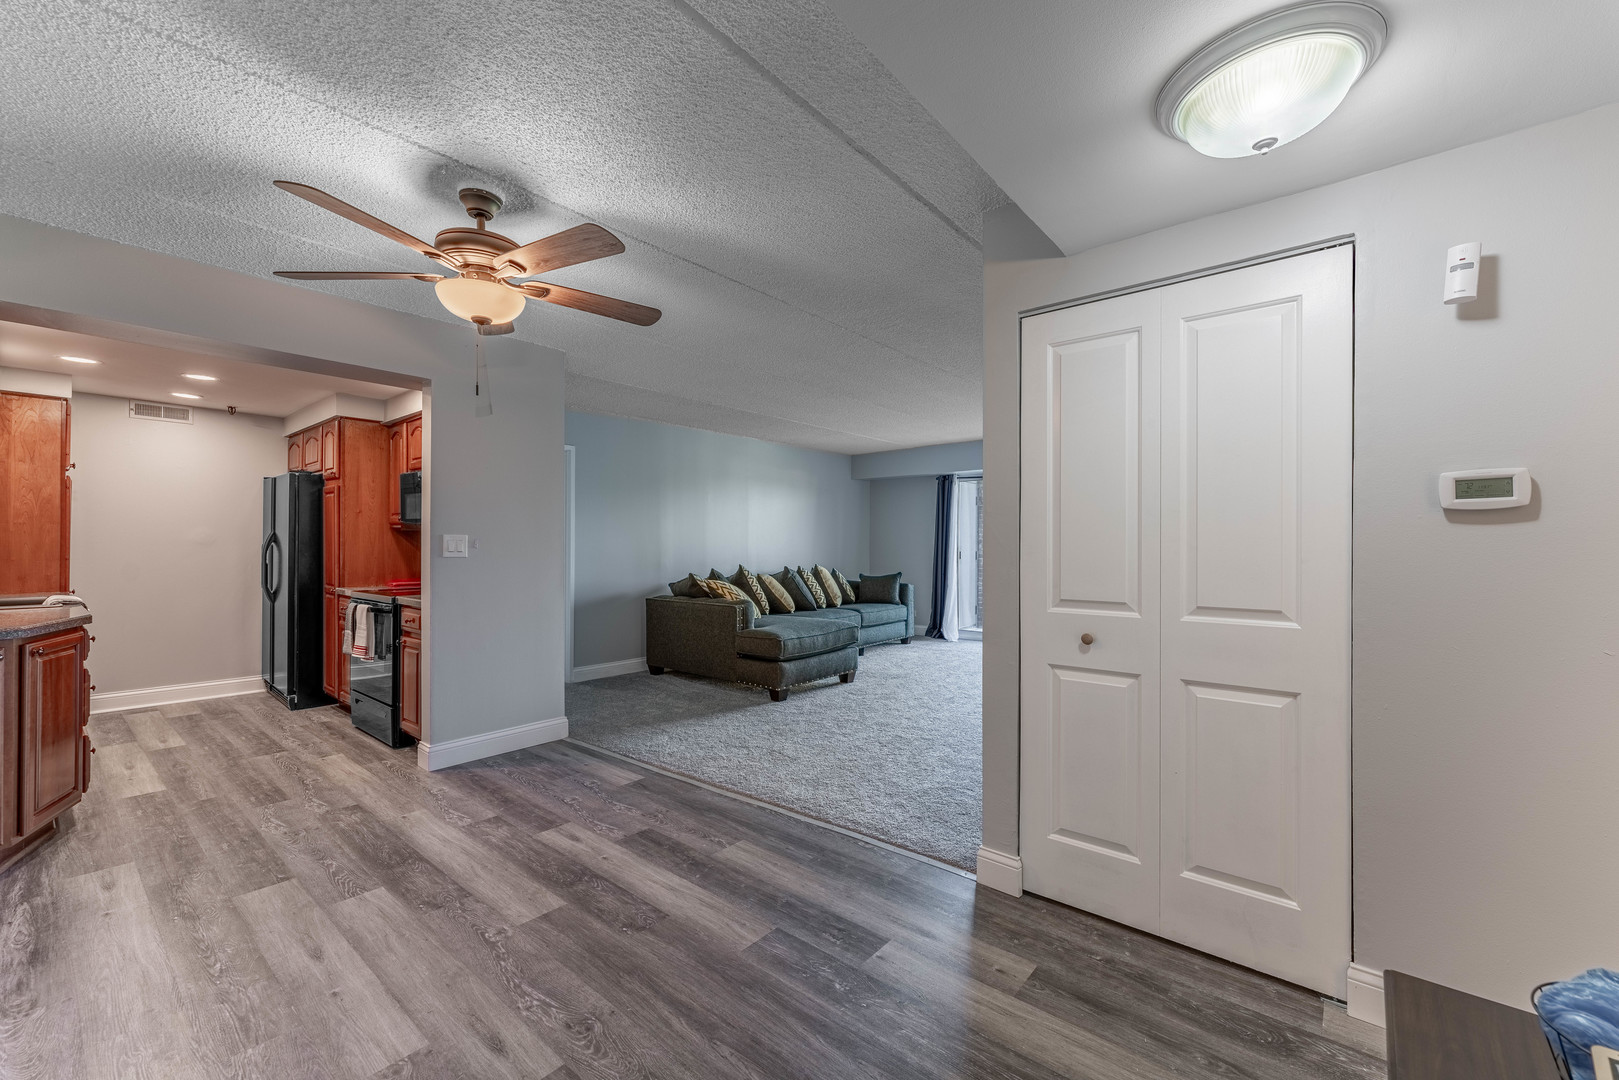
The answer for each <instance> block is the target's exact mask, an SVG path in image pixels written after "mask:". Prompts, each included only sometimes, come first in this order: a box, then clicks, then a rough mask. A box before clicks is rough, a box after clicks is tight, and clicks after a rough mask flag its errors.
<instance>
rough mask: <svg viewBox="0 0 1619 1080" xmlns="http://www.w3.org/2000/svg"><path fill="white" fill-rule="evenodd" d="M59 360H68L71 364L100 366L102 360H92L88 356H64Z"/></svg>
mask: <svg viewBox="0 0 1619 1080" xmlns="http://www.w3.org/2000/svg"><path fill="white" fill-rule="evenodd" d="M58 359H60V360H66V361H67V362H68V363H70V364H99V363H101V361H100V360H92V359H90V358H89V357H88V356H62V357H58Z"/></svg>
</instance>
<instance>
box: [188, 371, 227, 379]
mask: <svg viewBox="0 0 1619 1080" xmlns="http://www.w3.org/2000/svg"><path fill="white" fill-rule="evenodd" d="M180 378H182V379H195V380H197V381H198V382H218V381H219V380H218V379H217V378H215V377H214V376H212V375H193V374H192V373H191V372H189V371H188V372H186V373H185V374H184V375H181V376H180Z"/></svg>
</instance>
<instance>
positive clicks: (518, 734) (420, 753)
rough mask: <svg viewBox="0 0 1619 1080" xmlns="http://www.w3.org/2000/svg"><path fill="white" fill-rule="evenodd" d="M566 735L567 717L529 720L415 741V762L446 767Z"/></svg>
mask: <svg viewBox="0 0 1619 1080" xmlns="http://www.w3.org/2000/svg"><path fill="white" fill-rule="evenodd" d="M567 737H568V718H567V717H566V716H554V717H552V718H551V719H549V720H536V721H534V722H533V723H532V724H520V725H519V726H517V727H513V728H506V729H504V730H502V731H488V732H485V733H484V734H482V735H469V736H467V737H466V738H464V739H451V740H449V741H448V742H436V743H426V742H419V743H417V744H416V764H417V765H418V766H419V767H421V768H423V769H426V770H427V771H429V772H433V771H435V770H438V769H448V768H449V767H450V766H451V765H462V764H465V763H466V762H468V761H479V760H482V759H483V758H487V757H496V756H498V755H500V754H509V753H511V752H512V751H513V750H522V749H525V748H527V747H530V746H538V745H540V744H541V743H548V742H556V741H557V740H558V739H566V738H567Z"/></svg>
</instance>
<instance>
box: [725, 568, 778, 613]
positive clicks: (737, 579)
mask: <svg viewBox="0 0 1619 1080" xmlns="http://www.w3.org/2000/svg"><path fill="white" fill-rule="evenodd" d="M726 580H727V581H729V582H730V583H731V584H732V585H735V586H736V587H737V588H739V589H741V590H742V591H743V592H745V593H747V594H748V598H749V599H751V600H752V601H753V602H754V604H755V605H757V606H758V608H759V610H760V611H761V612H765V611H769V610H770V597H769V596H767V595H766V594H765V587H764V586H763V585H761V584H759V578H758V577H757V576H756V575H755V574H754V572H753V571H752V570H749V569H748V568H747V567H746V566H738V567H737V568H736V573H734V574H732V575H731V576H730V577H728V578H726Z"/></svg>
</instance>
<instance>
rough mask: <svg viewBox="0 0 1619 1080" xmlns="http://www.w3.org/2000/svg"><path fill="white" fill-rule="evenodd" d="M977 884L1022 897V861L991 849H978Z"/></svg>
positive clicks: (1014, 856) (1017, 857)
mask: <svg viewBox="0 0 1619 1080" xmlns="http://www.w3.org/2000/svg"><path fill="white" fill-rule="evenodd" d="M978 884H980V885H982V886H984V887H985V888H986V889H994V890H995V891H996V892H1003V893H1010V894H1011V895H1013V896H1022V895H1023V860H1022V859H1021V858H1020V857H1019V856H1017V855H1008V854H1007V853H1006V852H1004V851H995V850H994V849H992V848H987V847H981V848H979V849H978Z"/></svg>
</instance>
